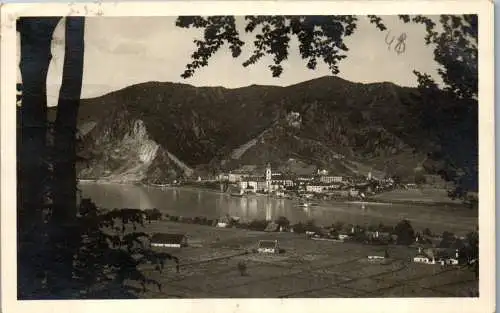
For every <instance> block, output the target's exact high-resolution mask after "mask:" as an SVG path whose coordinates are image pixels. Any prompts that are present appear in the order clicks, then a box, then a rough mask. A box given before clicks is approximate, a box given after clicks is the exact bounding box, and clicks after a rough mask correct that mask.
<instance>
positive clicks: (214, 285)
mask: <svg viewBox="0 0 500 313" xmlns="http://www.w3.org/2000/svg"><path fill="white" fill-rule="evenodd" d="M146 230H147V231H151V232H157V231H168V232H177V233H179V232H182V233H186V234H187V235H188V241H189V244H190V247H187V248H181V249H175V248H171V249H166V250H167V251H168V252H170V253H172V254H174V255H175V256H177V257H179V259H180V268H179V272H177V271H176V267H175V265H174V264H170V265H169V266H167V267H166V268H165V269H164V270H163V271H162V272H161V273H159V272H157V271H154V270H153V269H152V268H151V267H148V266H144V267H143V268H142V271H143V272H144V273H145V274H146V276H148V277H149V278H154V279H156V280H158V281H159V282H160V283H161V284H162V290H161V292H160V291H159V290H158V289H156V288H155V287H153V286H151V287H150V288H149V289H148V290H147V291H146V292H145V293H142V294H140V295H138V296H139V297H140V298H287V297H299V298H300V297H460V296H462V297H464V296H469V294H470V292H471V291H472V290H476V289H477V288H478V287H477V281H476V280H475V279H474V275H473V273H472V272H471V271H469V270H466V269H457V268H452V267H449V268H441V267H440V266H439V265H423V264H415V263H412V262H410V259H411V257H412V256H413V255H414V253H415V251H414V250H413V249H410V248H406V247H396V246H390V247H388V253H389V258H388V259H386V260H383V261H369V260H368V259H367V256H368V255H384V251H385V247H376V246H369V245H361V244H355V243H333V242H327V241H314V240H308V239H306V238H304V237H302V236H300V235H297V234H291V233H264V232H254V231H246V230H241V229H219V228H213V227H209V226H199V225H187V224H178V223H171V222H156V223H155V222H153V223H152V224H150V225H148V227H147V228H146ZM261 239H278V240H279V243H280V247H281V248H282V249H284V252H283V253H281V254H279V255H263V254H258V253H254V252H252V249H254V248H256V245H257V242H258V240H261ZM240 262H244V263H245V264H246V267H247V271H246V274H245V275H241V273H240V271H239V270H238V263H240Z"/></svg>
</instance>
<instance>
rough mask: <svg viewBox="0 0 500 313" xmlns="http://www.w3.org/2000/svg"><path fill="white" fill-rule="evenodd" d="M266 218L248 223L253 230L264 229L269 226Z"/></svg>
mask: <svg viewBox="0 0 500 313" xmlns="http://www.w3.org/2000/svg"><path fill="white" fill-rule="evenodd" d="M267 224H268V223H267V221H266V220H253V221H251V222H250V224H248V228H249V229H251V230H257V231H264V230H265V229H266V227H267Z"/></svg>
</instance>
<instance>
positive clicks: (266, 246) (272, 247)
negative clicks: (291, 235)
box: [257, 240, 279, 254]
mask: <svg viewBox="0 0 500 313" xmlns="http://www.w3.org/2000/svg"><path fill="white" fill-rule="evenodd" d="M257 252H259V253H274V254H278V253H279V244H278V240H260V241H259V245H258V248H257Z"/></svg>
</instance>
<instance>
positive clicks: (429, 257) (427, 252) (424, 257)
mask: <svg viewBox="0 0 500 313" xmlns="http://www.w3.org/2000/svg"><path fill="white" fill-rule="evenodd" d="M436 261H437V260H436V250H435V249H432V248H429V249H422V248H421V247H419V248H418V253H417V255H415V256H414V257H413V262H415V263H423V264H436Z"/></svg>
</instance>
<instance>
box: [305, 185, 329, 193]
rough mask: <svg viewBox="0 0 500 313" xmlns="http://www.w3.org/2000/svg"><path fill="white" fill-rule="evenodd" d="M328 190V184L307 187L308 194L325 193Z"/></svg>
mask: <svg viewBox="0 0 500 313" xmlns="http://www.w3.org/2000/svg"><path fill="white" fill-rule="evenodd" d="M327 190H328V185H327V184H320V183H313V184H307V185H306V191H307V192H313V193H323V192H326V191H327Z"/></svg>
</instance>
